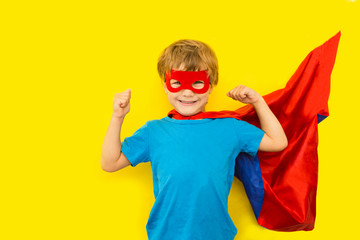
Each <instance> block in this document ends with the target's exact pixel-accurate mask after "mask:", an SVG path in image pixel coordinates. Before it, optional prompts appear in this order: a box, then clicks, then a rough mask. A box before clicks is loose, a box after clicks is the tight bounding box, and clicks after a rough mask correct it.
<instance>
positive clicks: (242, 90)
mask: <svg viewBox="0 0 360 240" xmlns="http://www.w3.org/2000/svg"><path fill="white" fill-rule="evenodd" d="M227 96H228V97H231V98H233V99H235V100H238V101H241V102H243V103H249V104H251V105H253V107H254V109H255V111H256V113H257V115H258V118H259V120H260V124H261V129H262V130H263V131H264V132H265V135H264V137H263V139H262V140H261V142H260V146H259V150H260V151H265V152H279V151H282V150H283V149H285V148H286V147H287V144H288V141H287V138H286V135H285V133H284V130H283V128H282V126H281V124H280V122H279V121H278V119H277V118H276V117H275V115H274V114H273V112H272V111H271V110H270V108H269V106H268V105H267V104H266V102H265V100H264V99H263V98H262V97H261V96H260V94H258V93H257V92H255V91H254V90H252V89H251V88H248V87H246V86H243V85H239V86H238V87H236V88H234V89H233V90H231V91H230V92H228V93H227Z"/></svg>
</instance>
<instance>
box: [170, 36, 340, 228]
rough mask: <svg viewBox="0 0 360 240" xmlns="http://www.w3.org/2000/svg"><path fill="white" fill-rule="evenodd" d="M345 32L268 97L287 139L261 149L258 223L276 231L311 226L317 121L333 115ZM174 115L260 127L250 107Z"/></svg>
mask: <svg viewBox="0 0 360 240" xmlns="http://www.w3.org/2000/svg"><path fill="white" fill-rule="evenodd" d="M340 35H341V33H340V32H339V33H337V34H336V35H335V36H334V37H332V38H331V39H329V40H328V41H327V42H325V43H324V44H323V45H321V46H320V47H318V48H316V49H314V50H313V51H311V52H310V53H309V54H308V56H307V57H306V58H305V59H304V60H303V62H302V63H301V64H300V66H299V67H298V69H297V70H296V72H295V73H294V75H293V76H292V77H291V79H290V80H289V81H288V83H287V85H286V87H285V88H283V89H280V90H277V91H274V92H272V93H270V94H268V95H266V96H264V99H265V101H266V102H267V104H268V105H269V107H270V109H271V110H272V112H273V113H274V114H275V115H276V117H277V118H278V120H279V121H280V123H281V125H282V127H283V129H284V131H285V133H286V136H287V138H288V142H289V144H288V147H287V148H286V149H285V150H283V151H282V152H275V153H273V152H260V151H259V152H258V157H259V162H260V168H261V174H262V179H263V184H264V190H265V195H264V201H263V205H262V208H261V211H260V215H259V217H258V223H259V224H260V225H262V226H264V227H266V228H268V229H272V230H277V231H298V230H312V229H313V228H314V223H315V215H316V191H317V180H318V155H317V146H318V129H317V126H318V122H320V121H321V120H323V119H324V118H325V117H327V116H329V110H328V98H329V94H330V76H331V72H332V69H333V66H334V63H335V58H336V52H337V47H338V43H339V39H340ZM168 115H169V116H172V117H173V118H176V119H202V118H226V117H235V118H237V119H241V120H244V121H247V122H248V123H251V124H253V125H255V126H257V127H260V123H259V120H258V118H257V115H256V112H255V110H254V109H253V107H252V106H251V105H246V106H244V107H242V108H239V109H237V110H236V111H220V112H204V113H199V114H197V115H194V116H190V117H184V116H181V115H180V114H178V113H177V112H176V111H175V110H172V111H170V112H169V114H168Z"/></svg>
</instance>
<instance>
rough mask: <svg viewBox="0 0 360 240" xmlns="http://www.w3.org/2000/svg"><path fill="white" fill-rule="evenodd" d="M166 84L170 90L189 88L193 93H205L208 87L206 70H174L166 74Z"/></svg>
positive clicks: (208, 81) (208, 79)
mask: <svg viewBox="0 0 360 240" xmlns="http://www.w3.org/2000/svg"><path fill="white" fill-rule="evenodd" d="M166 86H167V88H168V90H169V91H170V92H178V91H180V90H182V89H189V90H191V91H193V92H194V93H199V94H202V93H206V92H207V91H208V90H209V87H210V78H209V77H208V76H207V71H206V70H205V71H175V70H172V71H171V73H170V74H167V75H166Z"/></svg>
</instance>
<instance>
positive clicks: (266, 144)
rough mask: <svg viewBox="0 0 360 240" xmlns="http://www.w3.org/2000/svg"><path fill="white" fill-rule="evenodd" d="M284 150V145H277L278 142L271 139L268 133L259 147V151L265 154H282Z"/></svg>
mask: <svg viewBox="0 0 360 240" xmlns="http://www.w3.org/2000/svg"><path fill="white" fill-rule="evenodd" d="M283 149H284V147H283V145H280V144H277V143H276V141H274V140H273V139H271V138H270V137H269V136H268V135H267V134H266V133H265V134H264V137H263V138H262V140H261V142H260V146H259V151H263V152H280V151H282V150H283Z"/></svg>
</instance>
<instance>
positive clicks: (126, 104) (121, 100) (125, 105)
mask: <svg viewBox="0 0 360 240" xmlns="http://www.w3.org/2000/svg"><path fill="white" fill-rule="evenodd" d="M130 97H131V90H130V89H127V90H126V91H124V92H121V93H116V94H115V97H114V102H113V115H112V116H113V117H118V118H124V117H125V115H126V114H127V113H128V112H129V111H130Z"/></svg>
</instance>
